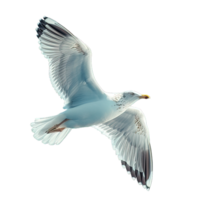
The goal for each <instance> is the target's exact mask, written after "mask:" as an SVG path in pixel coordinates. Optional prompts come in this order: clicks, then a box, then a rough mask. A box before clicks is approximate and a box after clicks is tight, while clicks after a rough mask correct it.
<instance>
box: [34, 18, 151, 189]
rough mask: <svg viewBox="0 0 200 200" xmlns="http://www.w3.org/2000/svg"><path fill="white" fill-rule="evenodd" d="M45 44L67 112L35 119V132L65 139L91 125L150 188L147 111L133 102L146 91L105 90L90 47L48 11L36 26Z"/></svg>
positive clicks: (49, 139) (54, 140) (51, 140)
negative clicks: (134, 105) (92, 58)
mask: <svg viewBox="0 0 200 200" xmlns="http://www.w3.org/2000/svg"><path fill="white" fill-rule="evenodd" d="M36 31H37V33H38V35H37V37H38V38H39V44H40V49H41V51H42V53H43V55H44V56H45V57H46V58H47V59H48V61H49V76H50V80H51V83H52V85H53V87H54V89H55V90H56V92H57V93H58V94H59V96H60V97H61V98H62V99H63V100H64V102H65V104H64V109H66V110H65V111H64V112H62V113H60V114H58V115H55V116H52V117H46V118H40V119H36V120H35V121H34V122H33V123H31V126H32V131H33V132H34V137H35V138H36V139H37V140H41V141H42V142H43V143H44V144H50V145H55V144H60V143H61V142H62V141H63V140H64V138H65V137H66V136H67V135H68V134H69V132H70V131H71V129H74V128H81V127H89V126H92V127H94V128H96V129H98V130H99V131H101V132H102V133H103V134H105V135H106V136H107V137H108V138H110V139H111V142H112V146H113V149H114V150H115V152H116V154H117V156H118V158H119V159H120V160H121V163H122V165H123V166H125V168H126V170H127V171H128V173H130V175H131V177H132V178H133V179H137V181H138V183H139V184H142V185H143V186H144V187H145V188H146V189H150V187H151V183H152V178H153V158H152V152H151V145H150V137H149V131H148V128H147V124H146V121H145V118H144V115H143V113H142V112H141V111H140V110H138V109H135V108H130V106H131V105H132V104H133V103H135V102H136V101H138V100H139V99H142V98H145V99H146V98H149V97H148V96H147V95H140V94H138V93H134V92H124V93H120V94H114V95H113V96H110V95H108V94H107V93H105V92H104V91H103V90H102V89H101V88H100V87H99V86H98V84H97V82H96V81H95V78H94V75H93V72H92V67H91V51H90V49H89V47H88V46H87V45H85V44H84V43H83V42H82V41H81V40H80V39H78V38H77V37H76V36H74V35H73V34H72V33H71V32H70V31H69V30H67V29H66V28H65V27H63V26H62V25H60V24H59V23H57V22H56V21H54V20H53V19H50V18H48V17H44V19H42V20H40V23H39V24H38V28H37V30H36Z"/></svg>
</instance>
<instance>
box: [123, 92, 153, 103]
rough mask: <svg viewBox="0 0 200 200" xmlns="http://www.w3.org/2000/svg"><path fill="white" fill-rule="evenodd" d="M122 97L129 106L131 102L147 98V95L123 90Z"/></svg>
mask: <svg viewBox="0 0 200 200" xmlns="http://www.w3.org/2000/svg"><path fill="white" fill-rule="evenodd" d="M123 98H124V100H125V102H126V105H128V106H131V105H132V104H133V103H135V102H136V101H138V100H140V99H149V96H148V95H146V94H139V93H136V92H132V91H131V92H124V93H123Z"/></svg>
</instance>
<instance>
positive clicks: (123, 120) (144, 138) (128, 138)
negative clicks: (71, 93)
mask: <svg viewBox="0 0 200 200" xmlns="http://www.w3.org/2000/svg"><path fill="white" fill-rule="evenodd" d="M94 128H96V129H98V130H99V131H101V132H102V133H103V134H105V135H106V136H107V137H109V138H110V139H111V142H112V146H113V148H114V150H115V152H116V154H117V155H118V158H119V159H120V160H121V163H122V166H124V167H125V168H126V170H127V171H128V172H129V173H130V174H131V176H132V178H133V179H137V181H138V183H139V184H142V185H143V187H145V188H146V189H150V187H151V183H152V178H153V158H152V152H151V145H150V138H149V131H148V128H147V124H146V120H145V118H144V115H143V113H142V112H141V111H140V110H138V109H130V108H129V109H128V110H127V111H125V112H124V113H123V114H121V115H120V116H118V117H116V118H115V119H112V120H110V121H108V122H106V123H104V124H100V125H96V126H94Z"/></svg>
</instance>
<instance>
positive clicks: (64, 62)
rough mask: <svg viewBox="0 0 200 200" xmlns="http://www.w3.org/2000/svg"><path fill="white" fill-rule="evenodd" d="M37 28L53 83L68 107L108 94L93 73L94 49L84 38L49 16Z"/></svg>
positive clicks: (95, 99)
mask: <svg viewBox="0 0 200 200" xmlns="http://www.w3.org/2000/svg"><path fill="white" fill-rule="evenodd" d="M36 31H37V33H38V35H37V37H38V38H39V44H40V49H41V51H42V53H43V54H44V56H45V57H46V58H47V59H48V60H49V66H50V69H49V75H50V80H51V83H52V85H53V87H54V89H55V90H56V92H57V93H58V94H59V95H60V97H61V98H62V99H64V100H65V107H64V108H69V107H75V106H78V105H81V104H84V103H88V102H91V101H97V100H99V99H101V98H103V97H105V93H104V92H103V91H102V90H101V89H100V87H99V86H98V84H97V83H96V81H95V78H94V76H93V72H92V67H91V51H90V49H89V48H88V47H87V46H86V45H85V44H84V43H83V42H81V41H80V40H79V39H78V38H77V37H76V36H74V35H73V34H72V33H71V32H70V31H68V30H67V29H66V28H65V27H63V26H62V25H60V24H59V23H57V22H56V21H54V20H53V19H51V18H48V17H44V20H43V19H41V20H40V23H39V24H38V28H37V29H36Z"/></svg>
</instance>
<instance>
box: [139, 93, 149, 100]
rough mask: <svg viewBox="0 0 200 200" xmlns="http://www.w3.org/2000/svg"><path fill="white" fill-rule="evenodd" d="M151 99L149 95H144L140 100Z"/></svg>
mask: <svg viewBox="0 0 200 200" xmlns="http://www.w3.org/2000/svg"><path fill="white" fill-rule="evenodd" d="M149 98H150V97H149V96H148V95H146V94H142V95H141V96H140V99H149Z"/></svg>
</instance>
